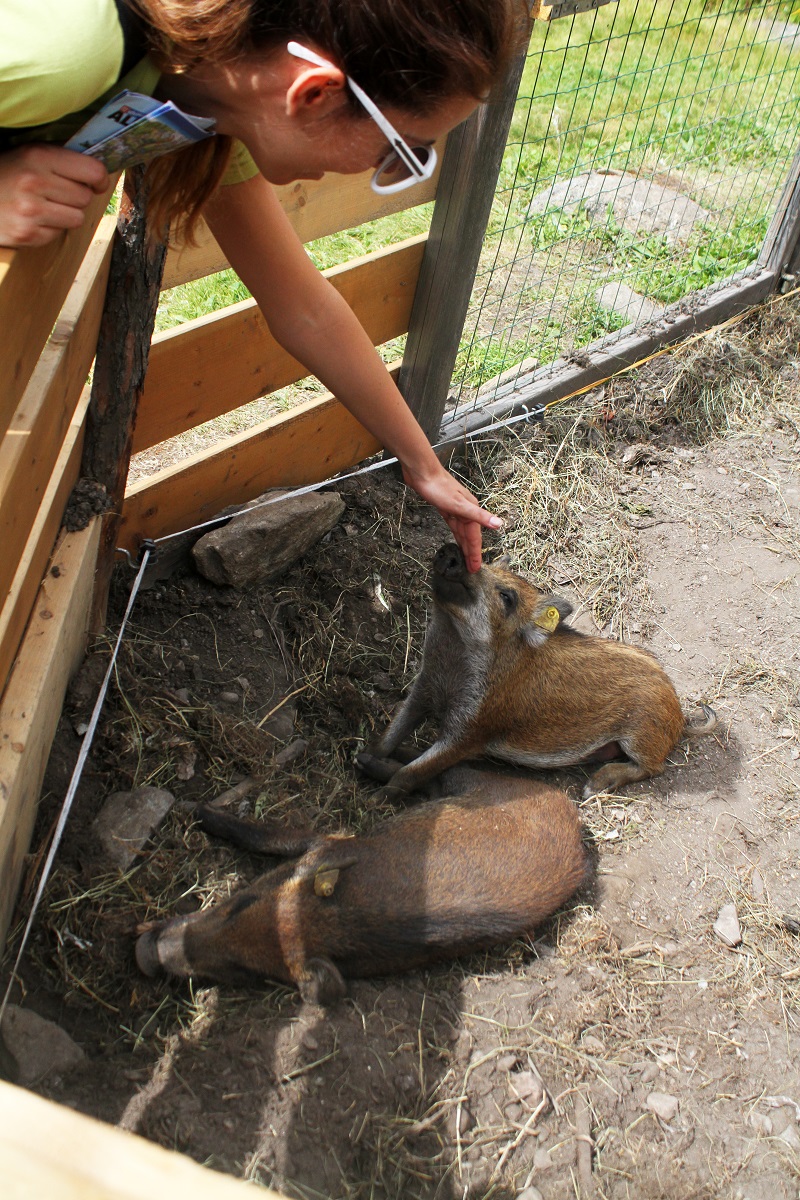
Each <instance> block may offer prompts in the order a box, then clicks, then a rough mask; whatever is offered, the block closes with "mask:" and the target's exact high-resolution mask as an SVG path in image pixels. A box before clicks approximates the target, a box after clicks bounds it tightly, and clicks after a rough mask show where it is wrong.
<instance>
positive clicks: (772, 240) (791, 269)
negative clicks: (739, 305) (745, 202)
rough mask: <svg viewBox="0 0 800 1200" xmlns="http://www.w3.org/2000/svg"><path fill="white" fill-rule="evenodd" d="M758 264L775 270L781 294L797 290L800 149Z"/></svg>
mask: <svg viewBox="0 0 800 1200" xmlns="http://www.w3.org/2000/svg"><path fill="white" fill-rule="evenodd" d="M759 262H760V263H762V264H763V265H764V266H765V267H768V268H769V269H771V270H773V271H774V272H775V275H776V280H775V286H776V288H777V290H778V291H780V290H782V289H783V290H786V291H789V290H791V288H793V287H796V286H797V275H798V273H799V272H800V149H798V151H797V153H796V154H795V156H794V161H793V162H792V165H791V168H790V169H789V174H788V176H787V178H786V183H785V184H784V188H783V192H782V193H781V198H780V200H779V201H778V206H777V208H776V209H775V215H774V216H773V218H772V220H771V221H770V225H769V229H768V230H767V233H766V237H765V238H764V245H763V246H762V248H761V254H760V255H759Z"/></svg>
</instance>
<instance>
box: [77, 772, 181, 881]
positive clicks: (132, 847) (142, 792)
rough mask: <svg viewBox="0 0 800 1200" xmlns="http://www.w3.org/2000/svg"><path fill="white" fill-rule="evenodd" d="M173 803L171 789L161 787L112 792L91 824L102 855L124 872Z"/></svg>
mask: <svg viewBox="0 0 800 1200" xmlns="http://www.w3.org/2000/svg"><path fill="white" fill-rule="evenodd" d="M174 803H175V797H174V796H173V794H172V792H168V791H166V790H165V789H164V788H154V787H141V788H137V789H136V791H135V792H114V793H113V794H112V795H111V796H109V797H108V799H107V800H106V802H105V804H104V805H103V807H102V809H101V810H100V812H99V814H98V815H97V817H95V820H94V822H93V824H92V829H93V830H94V833H95V835H96V836H97V838H98V840H99V842H100V844H101V846H102V847H103V852H104V854H105V856H106V857H107V858H108V859H110V860H111V862H112V863H113V864H114V865H115V866H117V867H119V868H120V870H121V871H127V870H128V868H129V867H130V866H131V865H132V864H133V862H134V861H135V860H136V857H137V855H138V854H139V853H140V852H141V851H142V849H143V848H144V845H145V843H146V841H147V839H148V838H149V837H150V835H151V834H152V832H153V830H154V829H157V828H158V826H159V825H160V824H161V822H162V821H163V820H164V817H165V816H166V815H167V813H168V812H169V810H170V809H171V808H172V806H173V804H174Z"/></svg>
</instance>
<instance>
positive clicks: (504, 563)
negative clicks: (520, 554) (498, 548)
mask: <svg viewBox="0 0 800 1200" xmlns="http://www.w3.org/2000/svg"><path fill="white" fill-rule="evenodd" d="M490 565H491V566H493V567H510V566H511V555H510V554H501V555H500V557H499V558H493V559H492V561H491V564H490Z"/></svg>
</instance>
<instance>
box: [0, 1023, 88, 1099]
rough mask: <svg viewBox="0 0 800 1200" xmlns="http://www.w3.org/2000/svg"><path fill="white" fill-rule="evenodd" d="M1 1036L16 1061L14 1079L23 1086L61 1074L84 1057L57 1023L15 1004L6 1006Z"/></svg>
mask: <svg viewBox="0 0 800 1200" xmlns="http://www.w3.org/2000/svg"><path fill="white" fill-rule="evenodd" d="M2 1036H3V1041H4V1042H5V1047H6V1050H7V1051H8V1052H9V1054H10V1055H11V1057H12V1058H13V1059H14V1062H15V1064H16V1068H17V1072H16V1079H15V1082H16V1083H19V1084H21V1085H22V1086H23V1087H30V1086H31V1084H34V1083H38V1082H39V1080H41V1079H45V1078H46V1077H47V1076H48V1075H61V1074H63V1073H64V1072H65V1071H69V1070H71V1068H72V1067H76V1066H77V1065H78V1064H79V1063H81V1062H83V1060H84V1058H85V1057H86V1055H85V1054H84V1052H83V1050H81V1048H80V1046H78V1045H77V1043H76V1042H73V1040H72V1038H71V1037H70V1036H69V1034H68V1033H66V1032H65V1031H64V1030H63V1029H62V1028H61V1026H60V1025H55V1024H54V1023H53V1022H52V1021H46V1020H45V1019H44V1017H40V1016H38V1015H37V1014H36V1013H35V1012H31V1011H30V1009H27V1008H19V1007H18V1006H17V1005H16V1004H9V1005H7V1006H6V1011H5V1015H4V1017H3V1035H2Z"/></svg>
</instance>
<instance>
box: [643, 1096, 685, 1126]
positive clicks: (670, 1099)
mask: <svg viewBox="0 0 800 1200" xmlns="http://www.w3.org/2000/svg"><path fill="white" fill-rule="evenodd" d="M647 1107H648V1108H649V1109H650V1112H653V1113H655V1114H656V1116H657V1117H658V1119H659V1120H660V1121H671V1120H672V1119H673V1117H676V1116H677V1115H678V1108H679V1107H680V1106H679V1104H678V1097H677V1096H670V1095H668V1094H667V1093H666V1092H651V1093H650V1095H649V1096H648V1097H647Z"/></svg>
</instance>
